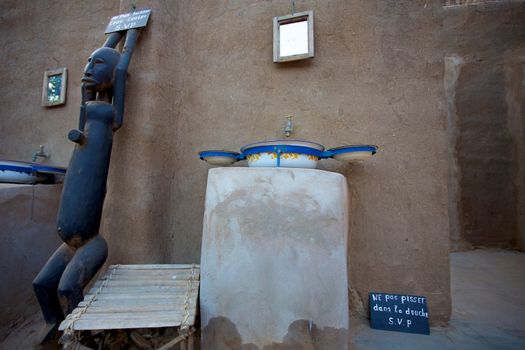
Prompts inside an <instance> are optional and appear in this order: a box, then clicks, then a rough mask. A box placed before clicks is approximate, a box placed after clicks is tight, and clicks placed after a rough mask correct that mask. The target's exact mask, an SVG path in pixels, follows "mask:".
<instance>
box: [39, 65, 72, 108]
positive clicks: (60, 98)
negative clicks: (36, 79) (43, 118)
mask: <svg viewBox="0 0 525 350" xmlns="http://www.w3.org/2000/svg"><path fill="white" fill-rule="evenodd" d="M66 86H67V69H66V68H58V69H53V70H48V71H45V72H44V85H43V87H42V106H44V107H52V106H58V105H63V104H65V103H66Z"/></svg>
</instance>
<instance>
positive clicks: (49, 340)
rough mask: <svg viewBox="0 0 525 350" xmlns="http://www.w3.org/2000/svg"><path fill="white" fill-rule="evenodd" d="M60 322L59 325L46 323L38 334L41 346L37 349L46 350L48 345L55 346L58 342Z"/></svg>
mask: <svg viewBox="0 0 525 350" xmlns="http://www.w3.org/2000/svg"><path fill="white" fill-rule="evenodd" d="M59 325H60V322H57V323H47V322H46V323H45V325H44V326H43V327H42V329H41V330H40V333H39V334H38V341H39V345H40V347H39V346H37V349H45V347H43V346H46V345H49V344H55V345H56V343H57V342H58V326H59Z"/></svg>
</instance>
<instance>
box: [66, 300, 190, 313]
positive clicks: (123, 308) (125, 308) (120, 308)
mask: <svg viewBox="0 0 525 350" xmlns="http://www.w3.org/2000/svg"><path fill="white" fill-rule="evenodd" d="M196 304H197V302H196V301H194V302H188V303H185V302H180V303H178V304H170V305H168V304H156V305H152V304H142V305H89V306H88V307H86V306H85V305H80V304H79V305H78V306H79V307H78V308H77V309H75V310H82V309H84V308H85V309H86V311H85V313H86V314H89V313H91V314H93V313H108V312H114V313H126V312H127V313H133V312H149V311H166V312H172V311H178V310H185V307H186V306H188V307H189V310H192V309H194V308H195V306H196ZM75 310H73V312H75ZM183 312H184V311H183ZM189 312H191V311H189Z"/></svg>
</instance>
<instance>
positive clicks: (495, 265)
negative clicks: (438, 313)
mask: <svg viewBox="0 0 525 350" xmlns="http://www.w3.org/2000/svg"><path fill="white" fill-rule="evenodd" d="M450 263H451V289H452V317H451V320H450V325H449V326H448V327H447V328H433V329H431V332H430V336H427V335H413V334H405V333H397V332H387V331H380V330H374V329H370V327H369V326H368V323H367V322H363V321H362V320H361V321H359V320H358V321H359V322H354V323H352V329H351V338H352V340H353V348H352V350H372V349H373V350H381V349H385V350H386V349H388V350H412V349H414V350H416V349H418V350H419V349H428V350H432V349H436V350H438V349H439V350H448V349H458V350H459V349H461V350H470V349H472V350H474V349H475V350H485V349H487V350H488V349H490V350H496V349H497V350H510V349H516V350H523V349H525V253H520V252H514V251H503V250H488V249H484V250H474V251H469V252H461V253H452V254H451V255H450Z"/></svg>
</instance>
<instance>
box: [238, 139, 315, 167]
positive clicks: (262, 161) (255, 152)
mask: <svg viewBox="0 0 525 350" xmlns="http://www.w3.org/2000/svg"><path fill="white" fill-rule="evenodd" d="M323 151H324V147H323V146H322V145H320V144H318V143H315V142H309V141H301V140H275V141H264V142H256V143H252V144H249V145H246V146H243V147H242V148H241V153H242V154H243V155H244V156H245V157H246V160H247V161H248V166H249V167H283V168H310V169H315V168H316V167H317V163H318V162H319V158H321V157H322V155H323Z"/></svg>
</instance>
